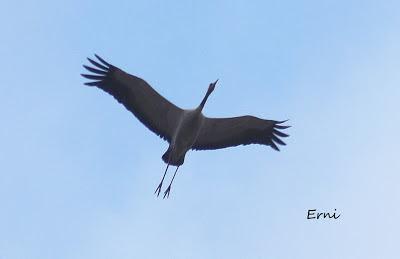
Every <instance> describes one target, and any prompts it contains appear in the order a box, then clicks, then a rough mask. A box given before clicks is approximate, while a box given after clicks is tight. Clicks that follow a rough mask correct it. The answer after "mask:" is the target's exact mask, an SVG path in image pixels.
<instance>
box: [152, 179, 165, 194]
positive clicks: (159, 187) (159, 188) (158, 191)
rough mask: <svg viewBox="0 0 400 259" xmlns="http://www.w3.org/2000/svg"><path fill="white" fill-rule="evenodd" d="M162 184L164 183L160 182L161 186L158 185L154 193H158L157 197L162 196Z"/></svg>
mask: <svg viewBox="0 0 400 259" xmlns="http://www.w3.org/2000/svg"><path fill="white" fill-rule="evenodd" d="M162 184H163V182H160V184H159V185H158V187H157V189H156V191H155V192H154V194H156V193H157V197H158V196H159V195H160V192H161V187H162ZM164 198H165V197H164Z"/></svg>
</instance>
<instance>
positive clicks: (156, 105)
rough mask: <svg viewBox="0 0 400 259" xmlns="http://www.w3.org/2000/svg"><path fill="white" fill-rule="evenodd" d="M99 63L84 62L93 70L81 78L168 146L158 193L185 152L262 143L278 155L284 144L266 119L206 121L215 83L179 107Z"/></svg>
mask: <svg viewBox="0 0 400 259" xmlns="http://www.w3.org/2000/svg"><path fill="white" fill-rule="evenodd" d="M95 57H96V58H97V59H98V61H95V60H93V59H90V58H88V61H89V62H90V63H91V64H92V65H93V67H90V66H86V65H83V67H84V68H85V69H87V70H88V71H90V72H92V74H81V75H82V76H83V77H85V78H87V79H90V80H92V81H90V82H87V83H85V85H88V86H96V87H98V88H100V89H102V90H103V91H105V92H107V93H109V94H110V95H112V96H113V97H114V98H115V99H116V100H117V101H118V102H120V103H122V104H123V105H124V106H125V108H126V109H128V110H129V111H131V112H132V113H133V114H134V115H135V116H136V117H137V118H138V119H139V120H140V121H141V122H142V123H143V124H144V125H145V126H146V127H147V128H148V129H150V130H151V131H153V132H154V133H155V134H157V135H158V136H160V137H161V138H163V139H164V140H166V141H168V142H169V147H168V149H167V151H166V152H165V153H164V154H163V156H162V159H163V161H164V162H165V163H166V164H167V167H166V169H165V172H164V175H163V177H162V179H161V182H160V183H159V185H158V186H157V188H156V190H155V194H157V196H159V195H160V192H161V188H162V185H163V182H164V178H165V175H166V173H167V171H168V167H169V166H170V165H172V166H176V169H175V172H174V175H173V177H172V179H171V182H170V184H169V185H168V187H167V189H166V190H165V192H164V198H166V197H167V198H168V197H169V194H170V191H171V185H172V182H173V181H174V179H175V175H176V172H177V171H178V168H179V166H181V165H182V164H183V162H184V160H185V155H186V152H187V151H188V150H190V149H192V150H211V149H220V148H226V147H233V146H238V145H248V144H262V145H268V146H270V147H272V148H273V149H275V150H277V151H279V148H278V145H286V144H285V143H284V142H283V141H282V140H281V139H280V138H279V137H288V136H289V135H287V134H285V133H283V132H281V131H279V130H282V129H286V128H289V127H290V126H284V125H282V123H284V122H286V121H275V120H265V119H260V118H257V117H254V116H250V115H246V116H240V117H232V118H208V117H206V116H204V115H203V114H202V110H203V108H204V105H205V104H206V101H207V99H208V97H209V96H210V94H211V93H212V92H213V91H214V89H215V86H216V84H217V82H218V80H216V81H215V82H213V83H211V84H210V85H209V86H208V90H207V92H206V94H205V96H204V98H203V99H202V101H201V103H200V104H199V106H198V107H197V108H195V109H191V110H186V109H181V108H179V107H177V106H176V105H174V104H173V103H171V102H169V101H168V100H167V99H165V98H164V97H162V96H161V95H160V94H159V93H157V92H156V91H155V90H154V89H153V88H152V87H151V86H150V85H149V84H148V83H147V82H146V81H144V80H143V79H141V78H139V77H136V76H134V75H130V74H128V73H126V72H124V71H123V70H121V69H119V68H117V67H115V66H113V65H111V64H110V63H108V62H106V61H105V60H104V59H102V58H101V57H99V56H98V55H96V54H95Z"/></svg>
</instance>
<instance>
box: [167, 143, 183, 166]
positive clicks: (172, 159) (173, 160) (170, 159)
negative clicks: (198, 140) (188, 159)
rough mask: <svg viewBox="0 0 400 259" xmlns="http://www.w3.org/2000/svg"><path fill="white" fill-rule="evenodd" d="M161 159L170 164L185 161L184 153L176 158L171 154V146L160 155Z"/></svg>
mask: <svg viewBox="0 0 400 259" xmlns="http://www.w3.org/2000/svg"><path fill="white" fill-rule="evenodd" d="M162 160H163V161H164V162H165V163H166V164H170V165H174V166H180V165H182V164H183V162H184V161H185V155H183V156H182V157H179V158H177V157H175V156H174V155H173V154H172V148H171V147H168V149H167V151H165V153H164V155H162Z"/></svg>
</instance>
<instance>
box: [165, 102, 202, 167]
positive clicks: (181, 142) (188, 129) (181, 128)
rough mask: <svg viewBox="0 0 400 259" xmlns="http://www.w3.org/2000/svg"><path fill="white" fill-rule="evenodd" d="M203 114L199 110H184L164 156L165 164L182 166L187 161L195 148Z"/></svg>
mask: <svg viewBox="0 0 400 259" xmlns="http://www.w3.org/2000/svg"><path fill="white" fill-rule="evenodd" d="M203 118H204V116H203V114H202V113H201V110H200V109H199V108H196V109H193V110H184V111H183V113H182V117H181V119H180V121H179V123H178V125H177V127H176V130H175V132H176V133H175V135H174V136H173V137H172V140H171V143H170V145H169V147H168V150H167V151H166V152H165V153H164V155H163V156H162V159H163V160H164V162H165V163H167V164H168V163H169V164H170V165H174V166H180V165H182V164H183V162H184V160H185V155H186V152H187V151H188V150H190V148H191V147H192V146H193V144H194V143H195V141H196V138H197V136H198V135H199V132H200V129H201V126H202V122H203Z"/></svg>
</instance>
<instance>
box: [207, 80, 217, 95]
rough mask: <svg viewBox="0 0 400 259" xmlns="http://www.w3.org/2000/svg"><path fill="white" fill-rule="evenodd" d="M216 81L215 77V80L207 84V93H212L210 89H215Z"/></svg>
mask: <svg viewBox="0 0 400 259" xmlns="http://www.w3.org/2000/svg"><path fill="white" fill-rule="evenodd" d="M217 82H218V79H217V81H215V82H214V83H211V84H210V85H209V86H208V91H207V92H208V94H211V93H212V91H214V89H215V85H216V84H217Z"/></svg>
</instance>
